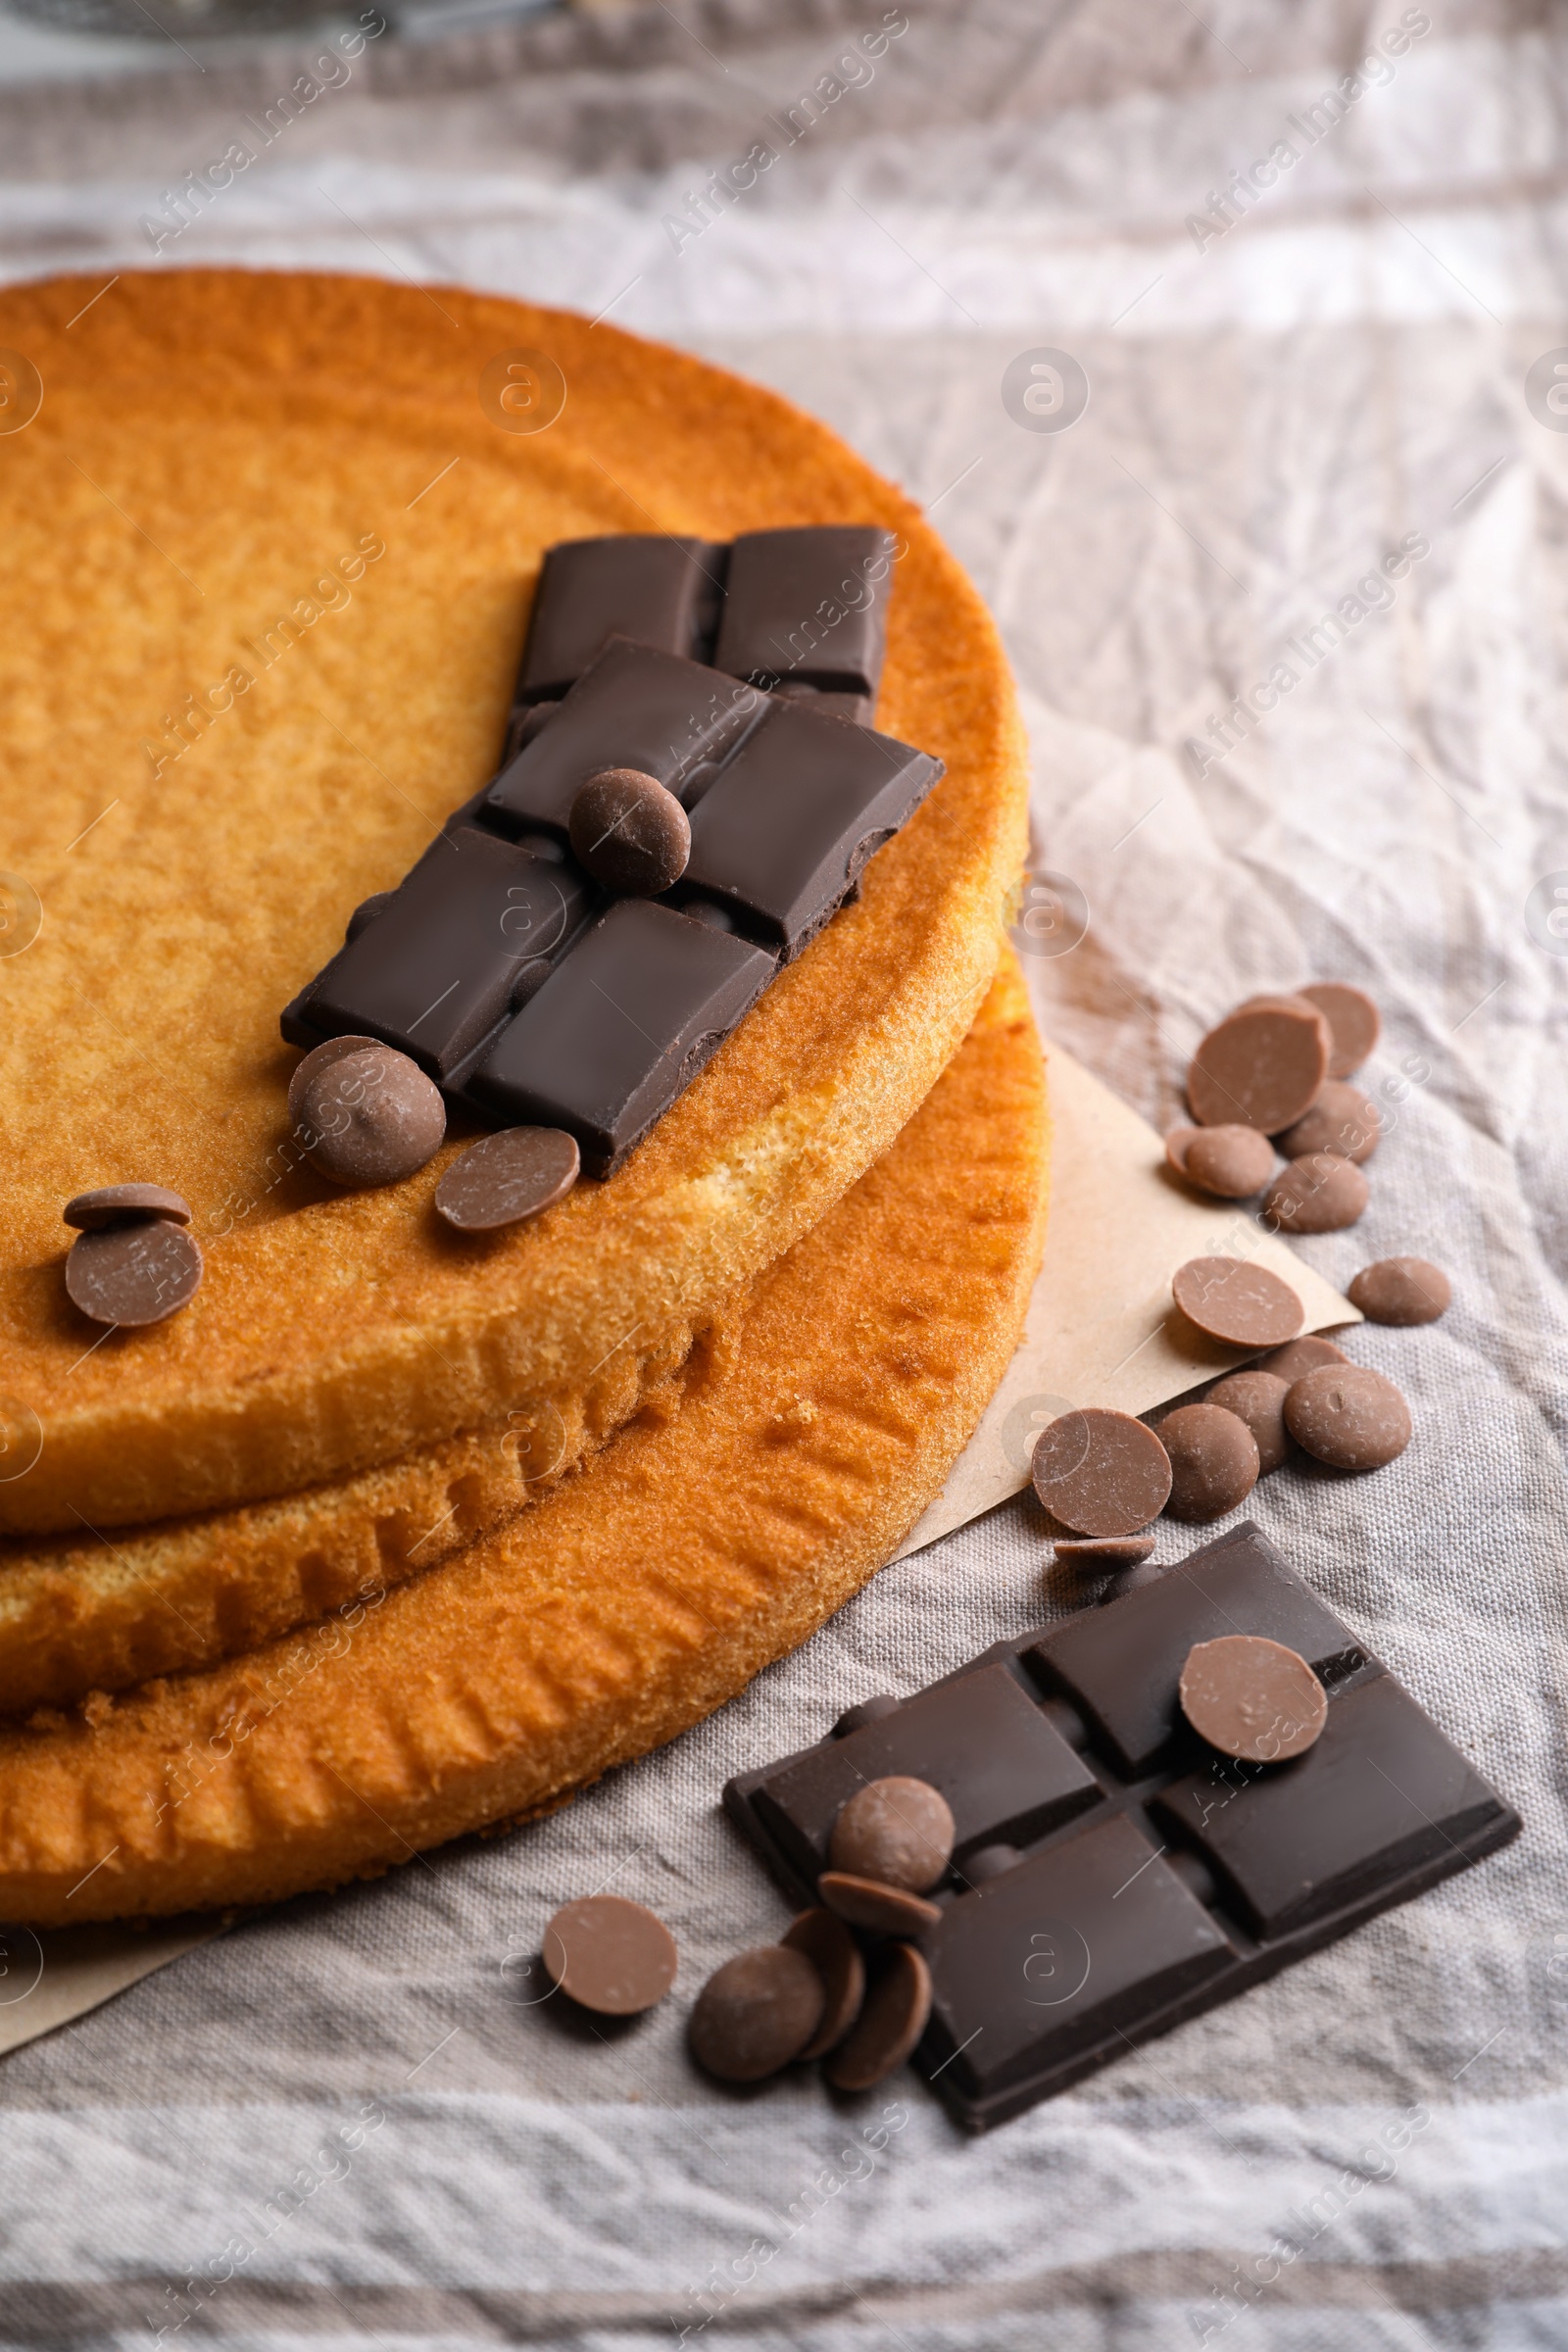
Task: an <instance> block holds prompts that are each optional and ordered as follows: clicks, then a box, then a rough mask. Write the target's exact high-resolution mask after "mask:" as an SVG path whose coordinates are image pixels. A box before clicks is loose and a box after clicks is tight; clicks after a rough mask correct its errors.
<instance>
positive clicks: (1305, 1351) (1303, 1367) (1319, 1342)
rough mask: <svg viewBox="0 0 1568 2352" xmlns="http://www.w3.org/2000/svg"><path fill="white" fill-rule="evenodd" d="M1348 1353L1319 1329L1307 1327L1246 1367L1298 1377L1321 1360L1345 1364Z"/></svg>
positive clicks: (1317, 1366)
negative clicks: (1285, 1344)
mask: <svg viewBox="0 0 1568 2352" xmlns="http://www.w3.org/2000/svg"><path fill="white" fill-rule="evenodd" d="M1349 1360H1350V1359H1349V1357H1348V1355H1347V1354H1346V1352H1345V1349H1344V1348H1336V1347H1335V1345H1334V1342H1333V1341H1332V1340H1326V1339H1324V1337H1323V1335H1322V1333H1321V1332H1316V1331H1309V1332H1306V1333H1304V1334H1303V1335H1302V1337H1301V1338H1300V1339H1299V1340H1292V1341H1290V1342H1289V1344H1288V1345H1287V1346H1286V1347H1284V1348H1275V1349H1274V1351H1273V1353H1272V1354H1271V1355H1264V1356H1259V1358H1258V1360H1257V1362H1256V1363H1255V1364H1252V1365H1250V1367H1249V1369H1250V1370H1251V1371H1253V1372H1272V1373H1274V1374H1275V1376H1276V1378H1278V1379H1280V1380H1286V1381H1291V1380H1301V1379H1303V1378H1304V1377H1305V1375H1306V1374H1307V1373H1308V1372H1316V1371H1317V1370H1318V1369H1319V1368H1320V1366H1322V1365H1324V1364H1348V1362H1349Z"/></svg>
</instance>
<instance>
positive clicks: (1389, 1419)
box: [1285, 1364, 1410, 1470]
mask: <svg viewBox="0 0 1568 2352" xmlns="http://www.w3.org/2000/svg"><path fill="white" fill-rule="evenodd" d="M1285 1426H1286V1428H1287V1429H1288V1430H1289V1431H1290V1433H1291V1435H1292V1437H1293V1438H1294V1439H1295V1440H1296V1443H1297V1444H1298V1446H1305V1448H1306V1450H1307V1452H1308V1453H1310V1454H1315V1455H1316V1457H1317V1459H1318V1460H1319V1461H1320V1462H1327V1463H1328V1464H1329V1465H1330V1467H1331V1468H1333V1469H1335V1470H1381V1469H1382V1467H1383V1465H1384V1463H1385V1462H1392V1461H1393V1460H1394V1458H1395V1456H1396V1455H1397V1454H1400V1453H1402V1452H1403V1451H1404V1449H1405V1447H1406V1446H1408V1445H1409V1443H1410V1407H1409V1406H1408V1405H1407V1404H1406V1403H1405V1401H1404V1398H1403V1397H1401V1396H1400V1394H1399V1392H1398V1390H1397V1388H1396V1387H1395V1385H1394V1383H1393V1381H1392V1380H1385V1379H1384V1377H1383V1374H1382V1373H1381V1372H1369V1371H1367V1370H1366V1368H1365V1367H1364V1366H1363V1365H1361V1364H1325V1365H1324V1367H1323V1369H1322V1370H1321V1372H1308V1373H1307V1374H1306V1376H1305V1377H1304V1379H1301V1380H1299V1381H1297V1382H1296V1383H1295V1385H1294V1386H1293V1388H1292V1390H1291V1393H1290V1395H1289V1396H1288V1397H1286V1399H1285Z"/></svg>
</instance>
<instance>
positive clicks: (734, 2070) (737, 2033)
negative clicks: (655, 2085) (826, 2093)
mask: <svg viewBox="0 0 1568 2352" xmlns="http://www.w3.org/2000/svg"><path fill="white" fill-rule="evenodd" d="M826 2005H827V2004H826V1996H825V1995H824V1993H823V1989H822V1980H821V1978H820V1977H819V1976H818V1975H817V1973H816V1970H815V1969H814V1968H813V1967H812V1966H811V1963H810V1961H809V1960H808V1958H807V1957H806V1954H805V1953H804V1952H797V1951H791V1950H790V1949H789V1947H788V1945H786V1944H782V1943H760V1944H756V1945H754V1946H753V1948H752V1950H751V1951H749V1952H738V1953H737V1954H736V1956H735V1958H734V1959H733V1960H726V1961H725V1963H724V1965H723V1967H722V1968H720V1969H715V1971H714V1972H713V1974H712V1976H711V1977H710V1978H709V1980H708V1983H707V1984H706V1985H704V1986H703V1989H702V1991H701V1992H700V1993H699V1994H698V1996H697V2004H696V2007H695V2008H694V2009H693V2011H692V2014H691V2023H690V2024H689V2025H688V2027H687V2029H686V2035H687V2040H688V2041H689V2043H690V2045H691V2053H692V2056H693V2057H694V2058H695V2059H696V2061H697V2063H698V2065H699V2066H702V2067H706V2068H707V2070H708V2072H709V2073H710V2074H711V2075H716V2076H717V2077H718V2079H719V2081H720V2082H761V2080H762V2078H763V2076H764V2075H776V2074H777V2073H778V2070H779V2068H780V2067H781V2066H788V2064H789V2062H790V2060H791V2059H792V2058H798V2057H799V2056H800V2054H801V2052H802V2051H803V2050H804V2049H805V2048H806V2047H807V2045H808V2043H809V2042H810V2040H811V2039H812V2037H813V2035H814V2034H815V2033H816V2030H817V2027H818V2026H819V2025H820V2024H821V2021H822V2011H823V2009H824V2008H825V2007H826Z"/></svg>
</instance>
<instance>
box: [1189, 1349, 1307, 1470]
mask: <svg viewBox="0 0 1568 2352" xmlns="http://www.w3.org/2000/svg"><path fill="white" fill-rule="evenodd" d="M1293 1344H1294V1345H1299V1343H1293ZM1280 1352H1281V1353H1282V1354H1283V1353H1284V1352H1285V1350H1284V1349H1283V1348H1282V1349H1281V1351H1280ZM1290 1387H1291V1384H1290V1382H1289V1381H1288V1380H1282V1379H1281V1378H1280V1377H1279V1375H1278V1373H1275V1372H1261V1371H1255V1370H1252V1371H1247V1372H1232V1373H1230V1374H1229V1375H1228V1377H1227V1378H1226V1379H1224V1380H1221V1381H1217V1382H1216V1383H1215V1385H1214V1387H1213V1388H1211V1389H1210V1390H1209V1392H1208V1397H1207V1402H1208V1403H1210V1404H1217V1405H1220V1406H1222V1407H1223V1409H1224V1410H1225V1411H1226V1412H1227V1413H1234V1414H1235V1415H1236V1418H1237V1420H1238V1421H1245V1422H1246V1423H1247V1426H1248V1428H1249V1429H1250V1431H1251V1433H1252V1443H1253V1445H1254V1446H1256V1447H1257V1468H1258V1475H1259V1476H1260V1477H1261V1476H1262V1474H1263V1472H1264V1471H1265V1470H1277V1469H1278V1468H1279V1466H1280V1464H1281V1462H1283V1461H1285V1460H1287V1459H1288V1457H1289V1455H1290V1450H1291V1443H1290V1437H1289V1435H1288V1433H1287V1431H1286V1427H1285V1399H1286V1397H1287V1396H1288V1395H1289V1394H1290Z"/></svg>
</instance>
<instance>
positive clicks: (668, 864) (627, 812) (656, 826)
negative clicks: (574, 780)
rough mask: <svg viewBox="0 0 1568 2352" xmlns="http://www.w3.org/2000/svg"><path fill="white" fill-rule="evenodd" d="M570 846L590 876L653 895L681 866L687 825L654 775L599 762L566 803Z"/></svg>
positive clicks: (687, 849)
mask: <svg viewBox="0 0 1568 2352" xmlns="http://www.w3.org/2000/svg"><path fill="white" fill-rule="evenodd" d="M569 829H570V833H571V846H572V849H573V850H574V851H575V852H576V855H577V859H578V862H579V863H580V864H582V865H585V866H586V867H587V869H588V871H589V873H591V874H592V875H593V878H594V880H595V881H596V882H602V883H603V884H604V886H605V888H606V889H607V890H613V891H615V892H617V893H619V894H620V895H621V896H622V897H626V898H636V899H657V898H658V896H659V894H660V892H661V891H663V890H668V888H669V886H670V884H671V883H672V882H678V881H679V880H680V878H681V875H682V874H683V873H684V872H685V871H686V861H687V859H688V858H690V856H691V854H692V829H691V826H690V825H689V824H688V822H687V821H686V811H685V809H683V808H682V807H681V805H680V803H679V801H677V800H676V798H675V795H674V794H673V793H672V792H668V791H666V790H665V788H664V786H663V785H662V784H661V783H660V781H659V779H658V777H657V776H649V775H645V774H644V773H643V771H642V769H641V768H637V767H602V768H600V770H599V772H598V773H597V775H592V776H590V777H589V778H588V780H587V782H586V783H585V784H583V785H581V786H580V787H579V789H578V792H577V794H576V797H575V799H574V800H573V801H572V804H571V817H570V820H569Z"/></svg>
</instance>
